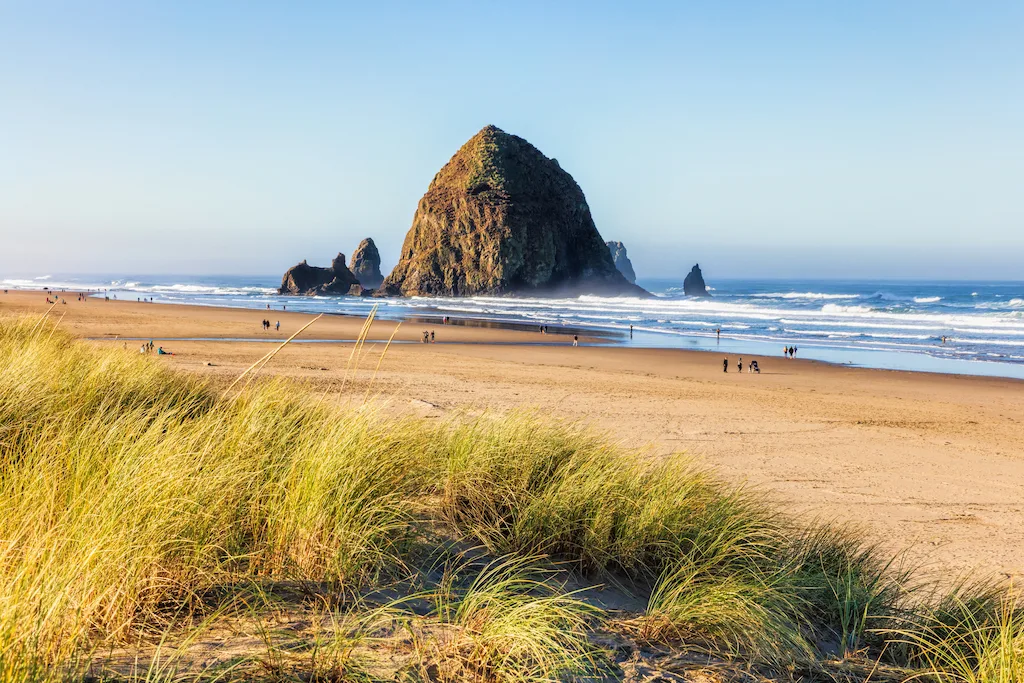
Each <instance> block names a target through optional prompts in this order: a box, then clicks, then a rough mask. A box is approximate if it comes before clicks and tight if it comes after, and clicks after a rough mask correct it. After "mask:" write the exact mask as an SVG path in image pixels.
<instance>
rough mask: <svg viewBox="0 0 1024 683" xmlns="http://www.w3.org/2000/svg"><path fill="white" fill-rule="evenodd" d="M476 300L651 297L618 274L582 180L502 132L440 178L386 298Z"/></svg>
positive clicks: (465, 150)
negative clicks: (504, 296)
mask: <svg viewBox="0 0 1024 683" xmlns="http://www.w3.org/2000/svg"><path fill="white" fill-rule="evenodd" d="M474 294H491V295H502V294H526V295H564V296H575V295H578V294H604V295H628V296H647V295H648V294H647V292H645V291H644V290H643V289H641V288H640V287H637V286H636V285H633V284H630V283H629V282H627V281H626V278H624V277H623V276H622V274H621V273H620V272H619V271H618V270H617V269H616V268H615V264H614V263H613V261H612V257H611V254H610V253H609V251H608V247H607V246H605V244H604V242H603V240H602V239H601V236H600V234H598V232H597V228H596V227H595V225H594V219H593V218H592V217H591V215H590V207H589V206H587V200H586V198H585V197H584V196H583V191H582V190H580V187H579V185H577V184H576V182H575V181H574V180H573V179H572V176H570V175H569V174H568V173H566V172H565V171H563V170H562V169H561V167H560V166H559V165H558V162H557V161H555V160H554V159H549V158H547V157H546V156H544V155H543V154H541V152H540V151H539V150H537V148H536V147H534V146H533V145H531V144H530V143H529V142H527V141H526V140H523V139H522V138H520V137H516V136H515V135H509V134H508V133H505V132H504V131H502V130H500V129H498V128H495V127H494V126H487V127H486V128H484V129H483V130H481V131H480V132H479V133H477V134H476V135H474V136H473V137H472V138H470V139H469V141H468V142H466V144H464V145H463V146H462V148H461V149H459V151H458V152H456V154H455V156H453V157H452V158H451V160H450V161H449V162H448V163H447V164H445V166H444V168H442V169H441V170H440V171H439V172H438V174H437V175H436V176H434V179H433V181H432V182H431V183H430V187H429V188H428V189H427V193H426V194H425V195H423V198H422V199H420V203H419V206H418V207H417V209H416V214H415V215H414V216H413V221H412V228H411V229H410V230H409V233H408V234H407V235H406V237H405V242H404V244H403V245H402V253H401V257H400V259H399V262H398V265H397V266H395V269H394V270H393V271H391V274H390V275H388V276H387V277H386V278H385V279H384V284H383V285H382V286H381V288H380V289H379V290H378V291H377V295H379V296H380V295H406V296H469V295H474Z"/></svg>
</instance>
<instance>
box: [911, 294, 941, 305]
mask: <svg viewBox="0 0 1024 683" xmlns="http://www.w3.org/2000/svg"><path fill="white" fill-rule="evenodd" d="M939 301H942V297H941V296H915V297H914V303H916V304H934V303H936V302H939Z"/></svg>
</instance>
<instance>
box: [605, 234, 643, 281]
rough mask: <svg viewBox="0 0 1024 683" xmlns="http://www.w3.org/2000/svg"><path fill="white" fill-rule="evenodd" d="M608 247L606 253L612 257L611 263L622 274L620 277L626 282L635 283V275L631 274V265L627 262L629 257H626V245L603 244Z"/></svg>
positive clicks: (619, 243)
mask: <svg viewBox="0 0 1024 683" xmlns="http://www.w3.org/2000/svg"><path fill="white" fill-rule="evenodd" d="M605 244H607V245H608V251H609V252H610V253H611V255H612V263H614V264H615V267H616V268H618V269H619V272H620V273H622V277H624V278H626V281H627V282H630V283H633V282H636V273H635V272H633V264H632V263H631V262H630V260H629V256H628V255H626V245H625V244H623V243H622V242H605Z"/></svg>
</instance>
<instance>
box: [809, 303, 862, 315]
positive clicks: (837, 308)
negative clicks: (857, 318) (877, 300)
mask: <svg viewBox="0 0 1024 683" xmlns="http://www.w3.org/2000/svg"><path fill="white" fill-rule="evenodd" d="M873 310H874V309H873V308H871V307H870V306H859V305H855V306H843V305H841V304H825V305H824V306H822V307H821V312H822V313H828V314H833V315H834V314H840V315H842V314H850V313H871V312H872V311H873Z"/></svg>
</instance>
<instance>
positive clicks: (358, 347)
mask: <svg viewBox="0 0 1024 683" xmlns="http://www.w3.org/2000/svg"><path fill="white" fill-rule="evenodd" d="M377 306H378V304H374V305H373V308H371V309H370V314H369V315H367V316H366V321H365V322H363V327H362V329H361V330H359V336H358V337H356V343H355V344H353V345H352V352H351V353H349V355H348V363H346V364H345V377H344V379H342V381H341V391H340V393H339V396H340V394H341V393H344V391H345V387H346V386H348V378H349V374H354V373H355V372H356V371H358V370H359V353H360V352H361V351H362V348H363V345H364V344H365V343H366V337H367V336H368V335H369V334H370V326H371V325H373V319H374V318H375V317H377ZM353 360H354V363H353Z"/></svg>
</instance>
